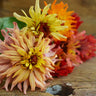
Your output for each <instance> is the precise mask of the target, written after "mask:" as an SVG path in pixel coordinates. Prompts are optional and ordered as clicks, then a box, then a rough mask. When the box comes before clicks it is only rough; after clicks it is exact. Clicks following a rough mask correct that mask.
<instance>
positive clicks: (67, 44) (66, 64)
mask: <svg viewBox="0 0 96 96" xmlns="http://www.w3.org/2000/svg"><path fill="white" fill-rule="evenodd" d="M55 44H56V47H59V48H58V49H59V50H58V51H57V56H58V58H59V59H61V60H62V61H58V62H56V63H55V70H54V71H55V72H54V73H52V75H53V76H57V77H59V76H67V75H68V74H69V73H71V72H72V71H73V69H74V67H75V66H78V65H79V64H81V63H82V60H81V58H80V56H79V54H80V53H79V51H78V50H77V49H78V48H80V45H79V40H78V35H74V34H73V35H72V36H71V37H70V38H68V40H67V41H58V42H55Z"/></svg>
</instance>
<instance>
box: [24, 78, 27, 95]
mask: <svg viewBox="0 0 96 96" xmlns="http://www.w3.org/2000/svg"><path fill="white" fill-rule="evenodd" d="M27 89H28V80H25V81H24V83H23V90H24V94H26V91H27Z"/></svg>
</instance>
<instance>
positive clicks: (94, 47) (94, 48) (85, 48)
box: [78, 31, 96, 61]
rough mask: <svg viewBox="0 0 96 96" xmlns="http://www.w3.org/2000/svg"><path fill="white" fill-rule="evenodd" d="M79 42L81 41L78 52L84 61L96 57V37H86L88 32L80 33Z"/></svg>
mask: <svg viewBox="0 0 96 96" xmlns="http://www.w3.org/2000/svg"><path fill="white" fill-rule="evenodd" d="M78 40H79V41H80V42H79V44H80V47H79V48H78V51H79V52H80V54H79V55H80V57H81V59H82V60H83V61H86V60H88V59H90V58H92V57H94V56H96V39H95V37H94V36H92V35H86V32H85V31H83V32H80V33H78Z"/></svg>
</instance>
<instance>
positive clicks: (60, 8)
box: [44, 0, 76, 41]
mask: <svg viewBox="0 0 96 96" xmlns="http://www.w3.org/2000/svg"><path fill="white" fill-rule="evenodd" d="M56 1H57V0H54V2H53V4H52V5H51V8H50V9H49V11H48V14H57V18H59V19H60V20H63V21H64V22H63V23H62V26H68V27H67V28H65V29H64V30H63V31H59V33H61V34H63V35H64V36H66V37H71V35H72V34H73V32H72V31H74V30H76V29H75V25H72V23H76V21H75V20H74V19H75V18H74V17H73V16H72V14H73V13H74V11H67V9H68V5H67V4H64V3H63V2H60V3H58V4H56ZM44 3H45V5H47V3H46V2H44ZM63 40H64V39H63ZM64 41H65V40H64Z"/></svg>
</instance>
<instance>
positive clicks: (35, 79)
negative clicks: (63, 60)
mask: <svg viewBox="0 0 96 96" xmlns="http://www.w3.org/2000/svg"><path fill="white" fill-rule="evenodd" d="M1 32H2V35H3V36H4V38H5V39H4V41H0V53H1V55H0V81H2V79H3V78H7V79H6V81H5V85H4V88H5V89H6V90H7V91H8V85H9V83H12V86H11V90H12V89H13V88H14V87H15V86H16V85H17V86H18V88H19V89H20V90H21V91H22V86H21V85H22V84H23V90H24V93H25V94H26V90H27V88H28V86H31V90H32V91H34V90H35V87H39V88H41V90H43V89H44V88H45V86H46V82H45V81H46V80H47V79H51V78H52V76H51V75H50V72H51V70H53V69H54V63H53V59H54V58H55V57H56V56H55V52H52V51H51V48H52V47H51V45H49V43H50V39H48V38H45V39H43V38H42V37H43V34H41V35H40V36H39V38H38V40H37V39H35V36H33V35H32V34H31V33H30V32H27V33H26V34H21V32H20V30H19V29H18V26H17V24H16V23H14V29H8V31H7V32H5V31H4V30H2V31H1ZM8 33H10V35H11V36H10V35H9V34H8ZM49 53H50V55H48V54H49ZM54 60H55V59H54Z"/></svg>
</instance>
